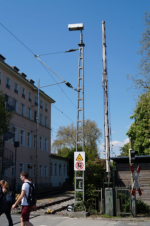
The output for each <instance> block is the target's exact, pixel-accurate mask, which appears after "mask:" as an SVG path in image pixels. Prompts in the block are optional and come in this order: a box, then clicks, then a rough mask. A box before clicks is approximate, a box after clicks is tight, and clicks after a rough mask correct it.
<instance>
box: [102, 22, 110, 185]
mask: <svg viewBox="0 0 150 226" xmlns="http://www.w3.org/2000/svg"><path fill="white" fill-rule="evenodd" d="M102 38H103V40H102V42H103V43H102V44H103V76H102V86H103V88H104V98H105V106H104V122H105V124H104V131H105V150H106V172H107V173H108V186H109V183H110V139H109V118H108V85H107V58H106V33H105V21H102Z"/></svg>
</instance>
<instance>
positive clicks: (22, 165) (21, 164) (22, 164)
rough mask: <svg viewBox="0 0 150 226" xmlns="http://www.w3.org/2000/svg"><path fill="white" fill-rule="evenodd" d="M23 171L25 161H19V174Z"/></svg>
mask: <svg viewBox="0 0 150 226" xmlns="http://www.w3.org/2000/svg"><path fill="white" fill-rule="evenodd" d="M23 171H24V163H23V162H20V163H19V176H20V173H22V172H23Z"/></svg>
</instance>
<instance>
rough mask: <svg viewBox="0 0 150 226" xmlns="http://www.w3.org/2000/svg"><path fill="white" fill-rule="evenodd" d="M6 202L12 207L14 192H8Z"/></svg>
mask: <svg viewBox="0 0 150 226" xmlns="http://www.w3.org/2000/svg"><path fill="white" fill-rule="evenodd" d="M6 200H7V202H8V203H10V204H11V205H13V204H14V203H15V192H13V191H8V193H7V194H6Z"/></svg>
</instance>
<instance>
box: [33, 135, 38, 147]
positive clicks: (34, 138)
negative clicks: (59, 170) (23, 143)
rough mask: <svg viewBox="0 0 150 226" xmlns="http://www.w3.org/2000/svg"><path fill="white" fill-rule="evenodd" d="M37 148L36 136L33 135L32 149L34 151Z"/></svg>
mask: <svg viewBox="0 0 150 226" xmlns="http://www.w3.org/2000/svg"><path fill="white" fill-rule="evenodd" d="M36 146H37V135H36V134H35V133H34V135H33V148H34V149H36Z"/></svg>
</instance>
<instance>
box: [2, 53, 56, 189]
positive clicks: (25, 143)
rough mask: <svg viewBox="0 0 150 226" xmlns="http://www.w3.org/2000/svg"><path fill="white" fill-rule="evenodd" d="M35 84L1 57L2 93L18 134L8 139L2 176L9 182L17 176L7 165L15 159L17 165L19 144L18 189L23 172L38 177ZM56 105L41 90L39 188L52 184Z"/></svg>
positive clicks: (36, 95)
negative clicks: (50, 162) (52, 105)
mask: <svg viewBox="0 0 150 226" xmlns="http://www.w3.org/2000/svg"><path fill="white" fill-rule="evenodd" d="M34 83H35V82H34V81H33V80H32V79H28V78H27V75H25V74H24V73H23V72H19V69H18V68H17V67H16V66H10V65H8V64H7V63H6V62H5V57H3V56H2V55H0V90H2V91H3V94H4V95H5V98H6V105H5V107H6V108H7V110H13V112H14V116H13V119H12V120H11V125H10V130H11V132H13V133H14V134H15V135H14V138H11V139H8V138H6V139H5V140H6V141H5V144H4V154H5V161H4V162H3V169H4V171H3V175H4V177H5V178H9V179H10V180H11V179H13V178H14V176H15V175H14V164H11V163H10V164H8V161H7V158H8V157H10V156H11V157H12V156H13V163H14V161H15V159H14V154H15V148H14V141H19V144H20V146H19V147H18V148H17V160H16V175H17V176H16V182H17V184H18V185H20V184H21V181H20V176H19V174H20V172H22V171H28V173H29V176H30V177H31V178H32V180H33V181H35V177H36V148H37V147H36V146H37V136H36V132H37V131H36V125H37V123H36V120H37V109H38V93H37V87H36V86H35V85H34ZM54 102H55V101H54V100H53V99H52V98H51V97H49V96H48V95H46V94H45V93H44V92H43V91H42V90H40V92H39V140H38V184H45V185H48V184H50V164H49V154H50V152H51V104H52V103H54ZM6 153H7V155H6ZM0 155H1V152H0Z"/></svg>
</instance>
